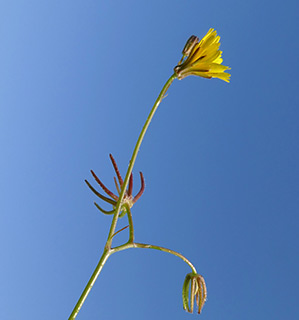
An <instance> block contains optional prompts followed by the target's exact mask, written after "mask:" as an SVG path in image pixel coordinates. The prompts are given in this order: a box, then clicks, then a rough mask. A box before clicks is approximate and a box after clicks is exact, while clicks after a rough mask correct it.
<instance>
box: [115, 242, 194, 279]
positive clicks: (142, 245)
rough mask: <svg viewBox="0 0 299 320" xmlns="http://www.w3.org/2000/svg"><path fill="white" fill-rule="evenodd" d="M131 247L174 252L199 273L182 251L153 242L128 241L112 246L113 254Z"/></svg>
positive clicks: (173, 253)
mask: <svg viewBox="0 0 299 320" xmlns="http://www.w3.org/2000/svg"><path fill="white" fill-rule="evenodd" d="M130 248H141V249H154V250H159V251H163V252H167V253H170V254H172V255H174V256H176V257H179V258H180V259H182V260H183V261H184V262H186V263H187V264H188V266H189V267H190V268H191V269H192V272H193V273H197V271H196V269H195V267H194V265H193V264H192V263H191V262H190V261H189V260H188V259H187V258H186V257H184V256H183V255H182V254H180V253H178V252H176V251H174V250H171V249H167V248H164V247H160V246H155V245H152V244H145V243H136V242H134V243H126V244H123V245H121V246H118V247H115V248H112V249H111V254H112V253H115V252H118V251H122V250H126V249H130Z"/></svg>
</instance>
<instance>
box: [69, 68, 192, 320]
mask: <svg viewBox="0 0 299 320" xmlns="http://www.w3.org/2000/svg"><path fill="white" fill-rule="evenodd" d="M176 77H177V75H176V74H175V73H174V74H173V75H172V76H171V77H170V78H169V79H168V80H167V81H166V83H165V85H164V87H163V88H162V90H161V92H160V94H159V96H158V98H157V100H156V102H155V104H154V106H153V107H152V110H151V112H150V114H149V116H148V117H147V119H146V121H145V124H144V126H143V128H142V130H141V132H140V135H139V138H138V140H137V143H136V146H135V148H134V151H133V154H132V158H131V160H130V163H129V167H128V170H127V173H126V177H125V180H124V183H123V185H122V188H121V191H120V195H119V198H118V202H117V205H116V208H115V214H114V216H113V219H112V223H111V227H110V231H109V235H108V239H107V242H106V245H105V249H104V252H103V255H102V257H101V259H100V261H99V263H98V265H97V266H96V268H95V270H94V272H93V274H92V276H91V278H90V279H89V281H88V283H87V285H86V287H85V289H84V291H83V292H82V294H81V296H80V298H79V300H78V302H77V304H76V306H75V308H74V310H73V312H72V313H71V315H70V317H69V319H68V320H74V319H75V318H76V317H77V315H78V313H79V311H80V309H81V307H82V305H83V303H84V301H85V300H86V298H87V296H88V294H89V292H90V290H91V288H92V287H93V285H94V283H95V281H96V280H97V278H98V276H99V274H100V272H101V271H102V269H103V266H104V264H105V263H106V261H107V259H108V258H109V256H110V255H111V254H112V253H113V252H116V251H113V250H114V249H111V244H112V238H113V235H114V233H115V228H116V224H117V220H118V216H119V213H120V210H121V206H122V200H123V198H124V195H125V192H126V189H127V186H128V183H129V179H130V175H131V173H132V170H133V167H134V164H135V161H136V158H137V154H138V151H139V149H140V146H141V143H142V141H143V138H144V135H145V133H146V131H147V129H148V126H149V124H150V123H151V121H152V118H153V116H154V114H155V112H156V110H157V108H158V106H159V104H160V102H161V101H162V99H163V97H164V96H165V93H166V91H167V90H168V88H169V87H170V85H171V83H172V82H173V80H174V79H175V78H176ZM128 218H129V223H130V239H129V242H133V241H134V230H133V223H132V220H131V216H129V215H128ZM131 247H132V246H131ZM121 250H124V249H121ZM119 251H120V250H119ZM191 268H192V267H191ZM193 268H194V267H193ZM193 268H192V270H193Z"/></svg>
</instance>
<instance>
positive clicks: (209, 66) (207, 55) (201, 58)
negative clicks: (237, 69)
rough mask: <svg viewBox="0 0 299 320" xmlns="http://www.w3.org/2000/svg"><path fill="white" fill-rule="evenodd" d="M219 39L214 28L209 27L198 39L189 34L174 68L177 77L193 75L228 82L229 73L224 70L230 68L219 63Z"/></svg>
mask: <svg viewBox="0 0 299 320" xmlns="http://www.w3.org/2000/svg"><path fill="white" fill-rule="evenodd" d="M219 40H220V37H219V36H217V31H216V30H214V29H210V30H209V31H208V33H207V34H206V35H205V36H204V37H203V38H202V39H201V40H200V41H199V39H198V38H197V37H196V36H191V37H190V38H189V39H188V41H187V43H186V45H185V47H184V49H183V52H182V54H183V57H182V59H181V60H180V62H179V63H178V65H177V66H176V67H175V68H174V71H175V73H176V74H177V76H178V79H184V78H185V77H187V76H190V75H194V76H200V77H203V78H208V79H210V78H219V79H221V80H224V81H226V82H229V78H230V74H229V73H225V71H226V70H229V69H230V68H229V67H226V66H223V65H222V64H221V63H222V61H223V59H222V58H221V55H222V51H220V50H219V47H220V42H219Z"/></svg>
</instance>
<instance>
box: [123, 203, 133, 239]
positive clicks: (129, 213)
mask: <svg viewBox="0 0 299 320" xmlns="http://www.w3.org/2000/svg"><path fill="white" fill-rule="evenodd" d="M125 207H126V211H127V216H128V222H129V230H130V232H129V241H128V243H133V242H134V226H133V218H132V213H131V209H130V206H129V205H128V204H127V203H126V204H125Z"/></svg>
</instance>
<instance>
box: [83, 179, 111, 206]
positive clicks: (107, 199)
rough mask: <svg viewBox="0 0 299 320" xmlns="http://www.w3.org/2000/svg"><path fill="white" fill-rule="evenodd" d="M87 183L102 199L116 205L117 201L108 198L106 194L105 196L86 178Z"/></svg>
mask: <svg viewBox="0 0 299 320" xmlns="http://www.w3.org/2000/svg"><path fill="white" fill-rule="evenodd" d="M85 183H86V184H87V185H88V187H89V189H90V190H91V191H92V192H93V193H94V194H95V195H96V196H98V197H99V198H100V199H102V200H104V201H106V202H108V203H110V204H112V205H113V206H115V205H116V202H115V201H114V200H112V199H110V198H107V197H105V196H103V195H102V194H100V193H99V192H98V191H97V190H96V189H95V188H94V187H93V186H92V185H91V184H90V183H89V182H88V181H87V180H85Z"/></svg>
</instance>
